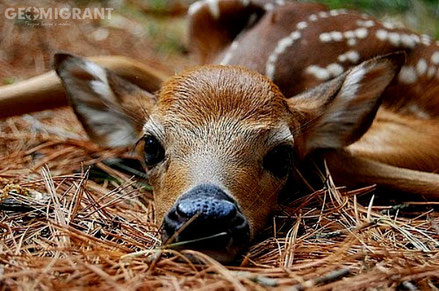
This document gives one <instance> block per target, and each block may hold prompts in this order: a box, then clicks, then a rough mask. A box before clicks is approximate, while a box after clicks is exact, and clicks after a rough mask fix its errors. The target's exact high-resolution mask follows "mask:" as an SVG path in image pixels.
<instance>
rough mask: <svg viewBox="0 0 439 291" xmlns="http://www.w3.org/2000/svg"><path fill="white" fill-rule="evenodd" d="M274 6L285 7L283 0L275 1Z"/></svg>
mask: <svg viewBox="0 0 439 291" xmlns="http://www.w3.org/2000/svg"><path fill="white" fill-rule="evenodd" d="M276 4H277V5H280V6H282V5H285V0H276Z"/></svg>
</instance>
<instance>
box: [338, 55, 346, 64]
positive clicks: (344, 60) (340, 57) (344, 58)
mask: <svg viewBox="0 0 439 291" xmlns="http://www.w3.org/2000/svg"><path fill="white" fill-rule="evenodd" d="M347 59H348V57H347V56H346V55H345V54H342V55H339V56H338V57H337V60H338V61H339V62H340V63H344V62H346V61H347Z"/></svg>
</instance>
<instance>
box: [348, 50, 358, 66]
mask: <svg viewBox="0 0 439 291" xmlns="http://www.w3.org/2000/svg"><path fill="white" fill-rule="evenodd" d="M346 57H347V58H348V60H349V61H350V62H351V63H354V64H355V63H357V62H358V61H359V60H360V54H359V53H358V52H357V51H348V52H347V53H346Z"/></svg>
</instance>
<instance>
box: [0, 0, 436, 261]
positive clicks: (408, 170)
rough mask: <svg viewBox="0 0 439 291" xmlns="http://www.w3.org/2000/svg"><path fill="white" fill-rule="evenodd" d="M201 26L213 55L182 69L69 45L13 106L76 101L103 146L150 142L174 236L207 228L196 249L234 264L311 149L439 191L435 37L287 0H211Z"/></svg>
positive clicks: (350, 176) (345, 169)
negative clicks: (81, 52) (76, 51)
mask: <svg viewBox="0 0 439 291" xmlns="http://www.w3.org/2000/svg"><path fill="white" fill-rule="evenodd" d="M188 25H189V44H190V47H191V50H192V51H193V52H194V54H195V55H196V56H197V57H198V62H199V64H200V65H199V66H196V67H193V68H190V69H187V70H185V71H183V72H180V73H177V74H175V75H173V76H168V75H167V74H165V73H162V72H160V71H157V70H154V69H152V68H150V67H148V66H146V65H143V64H140V63H139V62H137V61H135V60H132V59H129V58H126V57H118V56H107V57H97V58H83V57H79V56H74V55H71V54H67V53H58V54H56V55H55V56H54V64H53V66H54V69H55V72H56V73H55V72H49V73H47V74H45V75H42V76H37V77H35V78H34V79H31V80H27V81H23V82H21V83H17V84H13V85H9V86H8V87H3V88H0V108H1V110H0V114H2V117H6V116H8V115H11V114H21V113H25V112H29V111H35V110H40V109H42V108H51V107H55V106H61V105H66V104H69V105H70V106H71V107H72V108H73V110H74V112H75V113H76V115H77V117H78V119H79V121H80V122H81V123H82V125H83V127H84V129H85V130H86V132H87V133H88V136H89V137H90V139H91V140H93V141H94V142H96V143H97V144H99V145H101V146H103V147H127V146H132V145H134V144H135V143H136V142H137V141H138V140H139V138H140V139H141V140H143V142H144V149H143V157H142V159H143V160H144V162H145V164H146V168H147V173H148V179H149V183H150V184H151V185H152V188H153V192H154V205H155V216H156V219H157V221H158V222H160V223H161V225H162V230H163V231H162V241H163V242H164V243H166V242H169V241H173V242H184V241H194V242H193V243H192V244H188V245H185V247H188V248H193V249H197V250H200V251H202V252H204V253H206V254H208V255H210V256H212V257H213V258H215V259H217V260H219V261H220V262H230V261H232V260H234V259H235V258H237V257H238V255H239V254H241V253H242V252H243V251H244V250H245V249H246V248H247V247H248V245H249V244H250V242H251V241H252V240H253V238H254V237H255V236H256V235H257V234H258V233H260V232H261V231H262V229H263V228H264V227H265V226H266V224H267V221H268V219H269V217H270V215H271V213H272V211H273V209H274V207H275V206H276V204H277V202H278V197H279V195H280V194H281V193H284V192H285V191H286V193H294V191H295V189H298V188H300V186H299V183H300V182H299V181H298V179H297V175H295V174H294V173H295V170H294V169H295V168H299V170H300V167H301V166H306V164H308V163H309V162H308V161H309V159H318V160H320V161H325V162H326V164H327V167H328V169H329V171H330V173H331V175H332V176H333V178H334V180H335V181H336V183H337V184H340V185H346V186H352V187H358V186H361V185H371V184H376V185H378V187H382V188H383V189H388V190H391V191H396V192H403V193H409V194H413V195H418V196H420V197H422V198H423V199H428V200H437V199H438V198H439V175H438V174H436V173H435V172H436V171H437V170H438V168H439V143H438V142H437V141H438V140H439V130H438V129H439V120H438V117H439V70H438V67H439V45H438V43H435V42H433V41H432V40H431V38H430V37H428V36H426V35H419V34H416V33H413V32H411V31H409V30H407V29H405V28H399V27H395V26H394V25H393V24H390V23H386V22H380V21H378V20H376V19H374V18H372V17H370V16H368V15H364V14H360V13H357V12H353V11H347V10H344V9H339V10H328V9H327V8H326V7H325V6H324V5H320V4H315V3H298V2H288V1H283V0H276V1H259V0H202V1H198V2H195V3H194V4H192V5H191V6H190V8H189V10H188ZM57 76H58V77H59V79H58V78H57ZM59 80H60V81H61V82H60V81H59ZM156 90H158V93H156V94H155V92H154V91H156ZM65 96H67V98H65ZM28 102H29V103H28ZM26 104H31V106H25V105H26ZM202 238H211V239H207V240H200V239H202ZM197 240H198V241H197Z"/></svg>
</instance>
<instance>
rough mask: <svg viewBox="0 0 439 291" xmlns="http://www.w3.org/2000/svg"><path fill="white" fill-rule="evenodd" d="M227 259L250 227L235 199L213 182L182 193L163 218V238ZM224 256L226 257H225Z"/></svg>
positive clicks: (247, 237) (246, 238)
mask: <svg viewBox="0 0 439 291" xmlns="http://www.w3.org/2000/svg"><path fill="white" fill-rule="evenodd" d="M171 237H172V238H173V240H172V241H170V244H172V243H176V242H178V243H180V244H179V245H181V247H183V248H190V249H196V250H201V251H203V252H205V253H208V254H210V255H212V256H214V257H216V258H217V259H219V260H221V261H225V260H230V259H231V258H232V257H234V256H235V255H236V254H237V252H239V251H240V250H242V249H243V248H244V247H245V246H246V245H247V244H248V243H249V241H250V228H249V224H248V222H247V219H246V218H245V216H244V215H243V214H242V213H241V211H240V210H239V208H238V207H237V205H236V202H235V201H234V200H233V199H232V198H231V197H229V196H228V195H227V194H226V193H225V192H224V191H223V190H221V189H220V188H219V187H217V186H213V185H199V186H197V187H195V188H193V189H191V190H190V191H189V192H187V193H185V194H183V195H182V196H181V198H180V199H179V200H178V201H177V202H176V203H175V205H174V207H172V209H171V210H170V211H169V212H168V214H167V215H166V216H165V218H164V221H163V241H164V242H166V241H167V240H169V239H170V238H171ZM225 257H227V258H228V259H224V258H225Z"/></svg>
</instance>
